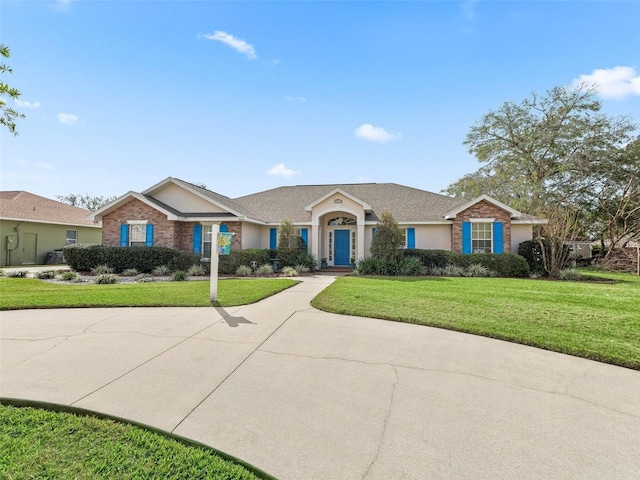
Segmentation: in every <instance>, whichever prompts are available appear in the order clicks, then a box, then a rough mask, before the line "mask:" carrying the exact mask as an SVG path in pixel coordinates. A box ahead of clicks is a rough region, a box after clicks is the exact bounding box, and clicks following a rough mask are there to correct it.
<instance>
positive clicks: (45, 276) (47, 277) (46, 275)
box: [36, 270, 56, 280]
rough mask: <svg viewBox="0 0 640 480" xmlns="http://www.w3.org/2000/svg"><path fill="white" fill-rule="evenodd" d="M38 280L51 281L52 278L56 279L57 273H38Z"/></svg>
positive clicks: (47, 271)
mask: <svg viewBox="0 0 640 480" xmlns="http://www.w3.org/2000/svg"><path fill="white" fill-rule="evenodd" d="M36 278H39V279H40V280H50V279H52V278H56V272H54V271H53V270H44V271H42V272H38V273H36Z"/></svg>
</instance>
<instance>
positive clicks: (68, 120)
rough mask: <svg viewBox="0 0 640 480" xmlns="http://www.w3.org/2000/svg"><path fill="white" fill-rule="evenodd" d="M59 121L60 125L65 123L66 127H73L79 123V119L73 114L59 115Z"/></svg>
mask: <svg viewBox="0 0 640 480" xmlns="http://www.w3.org/2000/svg"><path fill="white" fill-rule="evenodd" d="M58 120H60V123H63V124H64V125H73V124H74V123H77V122H78V120H79V119H78V116H77V115H73V114H71V113H59V114H58Z"/></svg>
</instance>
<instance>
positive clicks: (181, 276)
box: [171, 270, 187, 282]
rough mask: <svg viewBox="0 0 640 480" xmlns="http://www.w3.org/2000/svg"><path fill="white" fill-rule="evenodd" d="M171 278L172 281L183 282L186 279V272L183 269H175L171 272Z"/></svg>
mask: <svg viewBox="0 0 640 480" xmlns="http://www.w3.org/2000/svg"><path fill="white" fill-rule="evenodd" d="M171 279H172V280H173V281H174V282H184V281H185V280H186V279H187V272H185V271H184V270H177V271H175V272H173V275H172V276H171Z"/></svg>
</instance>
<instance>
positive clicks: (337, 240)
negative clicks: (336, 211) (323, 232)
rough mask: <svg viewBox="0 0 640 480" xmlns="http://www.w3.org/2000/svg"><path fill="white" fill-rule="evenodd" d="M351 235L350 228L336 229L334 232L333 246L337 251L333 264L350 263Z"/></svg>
mask: <svg viewBox="0 0 640 480" xmlns="http://www.w3.org/2000/svg"><path fill="white" fill-rule="evenodd" d="M350 237H351V231H350V230H334V232H333V238H334V241H333V248H334V252H335V256H334V260H333V264H334V265H349V263H350V260H351V259H350V257H349V238H350Z"/></svg>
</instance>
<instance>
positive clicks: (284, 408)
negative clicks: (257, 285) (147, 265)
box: [0, 276, 640, 480]
mask: <svg viewBox="0 0 640 480" xmlns="http://www.w3.org/2000/svg"><path fill="white" fill-rule="evenodd" d="M332 281H333V277H328V276H314V277H306V278H304V281H303V282H302V283H300V284H299V285H297V286H295V287H293V288H291V289H289V290H287V291H285V292H283V293H280V294H278V295H275V296H273V297H271V298H268V299H266V300H264V301H262V302H260V303H258V304H255V305H250V306H245V307H235V308H228V309H215V308H113V309H90V310H89V309H68V310H31V311H12V312H2V313H1V314H0V319H1V320H0V321H1V324H0V336H1V342H0V361H1V364H0V375H1V377H0V395H1V396H3V397H9V398H23V399H32V400H43V401H49V402H56V403H61V404H66V405H74V406H77V407H82V408H86V409H91V410H95V411H99V412H104V413H108V414H112V415H117V416H120V417H125V418H128V419H132V420H135V421H138V422H142V423H145V424H148V425H152V426H154V427H158V428H161V429H163V430H166V431H170V432H175V433H176V434H179V435H182V436H185V437H189V438H192V439H195V440H198V441H201V442H203V443H206V444H209V445H211V446H213V447H216V448H218V449H220V450H222V451H225V452H227V453H229V454H231V455H235V456H237V457H239V458H242V459H244V460H245V461H247V462H249V463H252V464H253V465H255V466H256V467H258V468H260V469H262V470H264V471H267V472H269V473H271V474H273V475H275V476H276V477H279V478H281V479H282V480H287V479H305V480H308V479H323V480H325V479H429V478H434V479H449V478H450V479H460V478H474V479H484V478H486V479H500V478H505V479H528V478H530V479H540V478H544V479H589V478H592V479H604V478H615V479H626V478H628V479H637V478H640V372H638V371H633V370H628V369H624V368H619V367H614V366H611V365H605V364H600V363H597V362H591V361H588V360H583V359H579V358H574V357H570V356H566V355H561V354H557V353H552V352H547V351H544V350H539V349H535V348H530V347H525V346H521V345H515V344H510V343H507V342H501V341H497V340H492V339H488V338H482V337H476V336H473V335H466V334H461V333H456V332H449V331H446V330H439V329H434V328H427V327H419V326H415V325H407V324H400V323H393V322H386V321H381V320H373V319H367V318H358V317H348V316H340V315H333V314H327V313H323V312H319V311H317V310H315V309H313V308H311V307H310V306H309V302H310V300H311V299H312V298H313V297H314V296H315V295H316V294H317V293H318V292H320V291H321V290H322V289H323V288H325V287H326V286H327V285H328V284H329V283H331V282H332Z"/></svg>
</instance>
